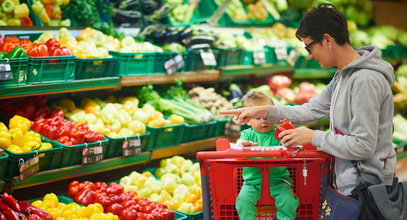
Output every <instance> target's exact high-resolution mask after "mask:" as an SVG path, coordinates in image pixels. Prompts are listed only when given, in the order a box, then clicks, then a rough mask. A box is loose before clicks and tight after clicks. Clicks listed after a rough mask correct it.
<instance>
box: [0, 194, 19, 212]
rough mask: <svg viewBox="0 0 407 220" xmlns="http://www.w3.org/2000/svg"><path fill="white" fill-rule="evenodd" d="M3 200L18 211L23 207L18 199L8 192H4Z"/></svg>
mask: <svg viewBox="0 0 407 220" xmlns="http://www.w3.org/2000/svg"><path fill="white" fill-rule="evenodd" d="M1 201H2V202H4V203H6V204H7V205H8V206H9V207H10V208H11V209H12V210H14V211H16V212H20V211H21V208H20V205H18V203H17V201H16V199H14V197H13V196H12V195H10V194H8V193H6V192H5V193H3V196H2V197H1Z"/></svg>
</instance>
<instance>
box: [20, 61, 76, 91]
mask: <svg viewBox="0 0 407 220" xmlns="http://www.w3.org/2000/svg"><path fill="white" fill-rule="evenodd" d="M74 73H75V56H58V57H29V63H28V72H27V84H40V83H48V82H61V83H62V82H69V81H73V80H74V78H75V74H74Z"/></svg>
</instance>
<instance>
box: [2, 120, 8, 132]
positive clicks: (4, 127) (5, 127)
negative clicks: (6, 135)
mask: <svg viewBox="0 0 407 220" xmlns="http://www.w3.org/2000/svg"><path fill="white" fill-rule="evenodd" d="M0 130H1V131H2V130H7V131H8V128H7V126H6V125H5V124H4V123H3V122H0Z"/></svg>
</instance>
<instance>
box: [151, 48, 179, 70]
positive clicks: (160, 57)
mask: <svg viewBox="0 0 407 220" xmlns="http://www.w3.org/2000/svg"><path fill="white" fill-rule="evenodd" d="M177 55H178V53H175V52H162V53H156V54H155V64H154V73H166V70H165V68H164V63H165V62H167V61H168V60H170V59H172V58H174V57H175V56H177ZM181 70H182V68H181V69H180V70H178V72H179V71H181Z"/></svg>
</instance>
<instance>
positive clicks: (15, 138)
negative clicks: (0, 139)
mask: <svg viewBox="0 0 407 220" xmlns="http://www.w3.org/2000/svg"><path fill="white" fill-rule="evenodd" d="M10 133H11V137H12V141H11V143H12V144H15V145H18V146H20V147H22V146H24V133H23V131H22V130H21V128H12V129H10Z"/></svg>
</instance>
